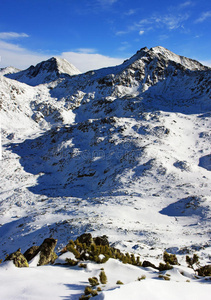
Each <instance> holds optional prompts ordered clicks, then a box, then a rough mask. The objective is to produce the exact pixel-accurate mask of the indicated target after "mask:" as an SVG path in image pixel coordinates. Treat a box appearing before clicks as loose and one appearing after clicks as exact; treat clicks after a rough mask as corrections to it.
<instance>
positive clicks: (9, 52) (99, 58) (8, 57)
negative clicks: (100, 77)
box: [0, 41, 125, 72]
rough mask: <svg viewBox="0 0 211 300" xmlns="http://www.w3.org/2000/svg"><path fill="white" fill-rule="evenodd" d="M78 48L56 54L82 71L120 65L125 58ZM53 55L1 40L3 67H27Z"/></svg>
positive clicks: (0, 56) (0, 50) (0, 52)
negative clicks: (73, 50) (74, 50)
mask: <svg viewBox="0 0 211 300" xmlns="http://www.w3.org/2000/svg"><path fill="white" fill-rule="evenodd" d="M78 50H80V52H79V51H77V52H63V53H61V54H60V55H59V54H56V56H58V57H61V58H65V59H67V60H68V61H69V62H70V63H72V64H73V65H75V66H76V67H77V68H78V69H79V70H80V71H81V72H86V71H90V70H94V69H99V68H104V67H109V66H115V65H119V64H121V63H122V62H123V61H124V59H125V58H114V57H109V56H105V55H102V54H98V53H91V52H93V51H96V50H95V49H85V48H81V49H78ZM52 56H55V54H54V53H50V54H49V55H46V54H43V53H39V52H32V51H29V50H28V49H25V48H22V47H20V46H18V45H15V44H13V43H8V42H4V41H0V61H1V67H7V66H13V67H16V68H19V69H26V68H28V67H29V66H31V65H36V64H37V63H39V62H41V61H43V60H47V59H49V58H50V57H52Z"/></svg>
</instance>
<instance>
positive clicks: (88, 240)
mask: <svg viewBox="0 0 211 300" xmlns="http://www.w3.org/2000/svg"><path fill="white" fill-rule="evenodd" d="M77 240H78V241H79V243H81V244H86V245H87V246H88V247H89V246H91V244H93V238H92V235H91V233H84V234H82V235H80V236H79V237H78V238H77Z"/></svg>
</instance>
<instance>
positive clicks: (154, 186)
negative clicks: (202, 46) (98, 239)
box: [0, 47, 211, 300]
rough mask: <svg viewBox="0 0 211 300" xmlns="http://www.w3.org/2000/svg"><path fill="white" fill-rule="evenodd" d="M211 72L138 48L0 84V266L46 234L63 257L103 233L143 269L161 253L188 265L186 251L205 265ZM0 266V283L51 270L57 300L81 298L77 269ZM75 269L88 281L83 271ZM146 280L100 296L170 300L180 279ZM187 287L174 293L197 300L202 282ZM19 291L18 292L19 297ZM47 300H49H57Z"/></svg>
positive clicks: (164, 52)
mask: <svg viewBox="0 0 211 300" xmlns="http://www.w3.org/2000/svg"><path fill="white" fill-rule="evenodd" d="M57 63H58V64H59V62H57ZM62 63H64V62H62ZM58 68H59V67H58ZM63 70H66V69H65V67H64V66H63ZM210 72H211V71H210V69H208V68H206V67H203V66H202V65H200V64H199V63H197V62H195V61H192V60H188V59H186V58H181V57H179V56H177V55H175V54H173V53H172V52H170V51H168V50H166V49H164V48H162V47H157V48H153V49H151V50H148V49H143V50H142V51H140V52H138V53H137V54H136V55H134V57H132V58H131V59H130V60H128V61H126V62H124V64H123V65H121V66H117V67H114V68H107V69H102V70H97V71H91V72H88V73H86V74H80V75H75V76H72V77H71V76H70V75H68V76H66V75H65V76H63V75H62V76H60V77H58V78H57V79H54V80H53V81H52V82H48V81H45V82H46V83H45V84H40V82H39V85H36V86H32V85H34V82H35V81H33V80H34V79H33V78H32V82H33V84H31V85H28V84H25V83H22V82H21V83H20V82H18V81H16V80H12V79H9V78H6V77H4V76H0V86H1V87H0V99H1V131H2V134H1V138H2V160H1V162H0V163H1V171H0V172H1V183H0V185H1V194H0V195H1V200H0V201H1V202H0V205H1V210H0V214H1V217H0V223H1V227H0V245H1V247H0V250H1V256H0V257H1V258H4V257H5V255H6V254H7V253H11V252H13V251H15V250H17V248H19V247H21V248H22V252H24V251H25V250H26V249H27V248H29V247H30V246H32V245H33V244H37V245H40V244H41V243H42V241H43V239H44V238H46V237H49V236H51V237H54V238H57V239H58V248H57V250H59V249H61V247H62V246H64V245H65V244H67V242H68V240H69V239H75V238H76V237H77V236H78V235H80V234H82V233H84V232H91V233H92V234H93V235H94V236H97V235H103V234H106V235H107V236H108V237H109V241H110V242H111V243H113V245H114V246H115V247H117V248H120V249H121V250H122V251H129V252H134V253H135V254H137V255H140V256H141V259H142V260H144V259H146V258H147V257H148V258H149V259H150V260H151V259H158V260H162V253H163V251H164V250H165V249H168V250H169V251H171V252H173V253H176V254H178V255H180V256H181V259H184V255H185V254H186V250H187V248H188V250H189V251H190V254H192V253H195V251H197V253H198V254H199V256H200V258H201V261H202V263H204V264H205V263H210V249H211V248H210V225H211V224H210V220H211V213H210V206H211V202H210V201H211V193H210V182H211V172H210V165H211V162H210V142H211V134H210V132H211V118H210V116H211V113H210V110H211V100H210V93H211V91H210V81H211V75H210ZM61 73H62V72H61ZM22 75H23V74H22ZM38 75H39V80H40V78H43V77H42V75H43V74H38ZM22 78H24V77H22ZM30 80H31V79H30ZM30 80H29V81H27V83H29V82H30ZM8 266H9V265H8ZM5 268H6V267H5V266H2V267H1V271H0V273H1V275H2V276H4V278H5V282H6V280H7V279H6V278H7V277H6V276H7V275H5V274H8V278H9V277H10V276H14V278H15V276H16V275H17V276H19V278H21V276H23V277H24V276H26V277H24V278H27V277H30V276H32V278H33V276H37V275H35V274H38V273H39V274H43V275H41V276H44V277H45V278H47V277H48V275H45V274H47V273H48V272H49V274H50V273H51V272H52V273H51V274H54V272H55V277H54V275H52V277H53V278H54V279H53V282H55V281H54V280H56V284H55V285H54V284H53V282H52V283H49V282H46V284H47V285H48V284H50V286H52V294H53V293H54V292H53V291H54V288H55V289H56V286H57V285H59V286H60V288H61V290H60V289H59V288H58V299H59V295H60V296H61V293H64V298H63V299H69V298H68V297H70V295H72V294H77V297H79V296H78V294H80V293H82V292H83V291H82V290H83V289H84V284H85V283H84V282H82V283H81V282H80V280H82V279H79V280H78V279H77V280H76V281H77V282H76V283H73V282H75V281H71V276H72V277H74V271H70V270H69V269H67V268H64V267H56V266H53V267H50V266H49V267H39V268H34V267H33V268H32V267H31V268H29V269H26V270H25V269H24V270H19V269H15V268H13V267H12V266H9V267H8V268H9V269H8V271H7V272H8V273H7V272H6V273H5ZM124 268H126V269H124V270H125V271H124V272H126V273H127V267H125V266H124ZM44 269H45V272H43V273H42V270H44ZM3 270H4V271H3ZM11 270H13V271H11ZM50 270H55V271H50ZM19 272H20V273H19ZM27 272H28V273H27ZM57 272H58V274H59V272H61V273H62V274H63V277H62V276H58V277H56V276H57V275H56V274H57ZM80 272H82V273H83V272H84V281H85V280H86V281H87V274H86V272H85V271H80ZM138 272H139V271H138ZM3 274H4V275H3ZM18 274H20V275H18ZM29 274H30V275H29ZM67 274H70V278H69V277H68V280H69V283H68V282H67V283H66V286H65V282H66V281H67V279H65V276H69V275H67ZM49 276H50V275H49ZM80 276H81V275H80ZM80 276H79V278H80ZM153 276H154V275H152V278H151V279H150V281H148V280H146V281H144V282H141V283H140V282H134V281H135V279H134V280H133V283H130V284H129V285H126V286H122V287H121V288H118V289H115V291H112V287H111V291H109V289H110V288H108V289H107V288H106V291H105V292H103V294H102V295H104V296H98V297H99V299H120V298H123V299H128V298H124V295H127V293H128V291H131V290H132V289H133V288H134V289H135V290H137V291H138V290H139V284H140V287H142V286H144V291H148V289H149V286H148V285H150V284H152V286H154V289H155V290H156V289H157V284H159V286H163V285H164V286H165V285H168V288H166V289H167V290H168V289H169V291H172V290H175V295H177V298H178V295H179V294H178V293H179V289H178V288H177V283H176V281H177V280H175V282H170V283H169V282H167V283H166V282H161V281H160V280H154V279H153ZM38 277H39V275H38ZM85 277H86V278H85ZM41 278H42V277H40V280H41ZM49 278H51V277H49ZM56 278H58V281H57V279H56ZM81 278H83V276H82V277H81ZM118 279H119V278H117V280H118ZM60 280H61V281H62V283H63V285H62V286H61V285H60ZM74 280H75V279H74ZM185 280H186V279H185ZM82 281H83V280H82ZM178 281H181V280H180V279H178ZM2 283H3V282H2ZM68 284H69V286H68ZM74 284H75V285H77V287H75V288H74V287H73V286H74ZM188 284H189V283H184V289H183V288H182V290H183V291H184V293H188V291H189V293H192V294H193V297H191V299H194V295H195V293H197V291H198V290H197V289H200V291H201V288H200V287H198V286H201V284H200V285H199V284H198V283H194V284H192V283H191V288H189V286H188ZM80 285H81V287H80ZM50 286H49V288H50ZM180 287H183V284H182V285H181V286H180ZM23 288H24V287H23V286H21V285H19V294H20V295H22V294H23V290H21V289H23ZM31 289H32V290H33V289H35V286H33V284H32V282H31V281H30V282H29V291H27V289H26V290H25V291H26V296H23V298H17V299H28V298H27V297H28V296H27V295H28V294H27V293H33V292H34V291H32V290H31ZM154 289H153V288H152V289H151V292H152V293H154V291H153V290H154ZM206 289H208V287H207V286H206V288H205V289H204V286H203V291H204V292H205V293H206V291H207V290H206ZM167 290H165V292H166V291H167ZM46 291H47V290H46ZM60 291H61V293H60ZM74 291H75V292H74ZM194 291H195V292H194ZM2 292H5V293H7V292H9V291H6V290H3V291H2ZM10 293H12V291H10ZM43 293H45V291H44V290H43ZM146 293H147V292H146ZM35 294H36V293H35ZM3 295H6V294H3ZM36 295H37V296H36V297H37V298H34V299H39V294H38V292H37V294H36ZM43 295H45V294H43ZM54 295H55V296H54V298H52V297H51V299H57V296H56V295H57V294H54ZM143 295H144V299H150V300H151V299H161V298H159V297H161V296H160V295H157V296H155V294H154V296H153V297H154V298H153V297H151V298H150V297H149V298H147V297H148V296H146V295H145V294H143ZM148 295H150V291H148ZM200 295H201V294H200ZM12 297H13V296H12V294H11V296H10V295H9V294H7V298H5V296H4V297H3V298H2V299H14V298H12ZM24 297H25V298H24ZM40 297H41V296H40ZM65 297H67V298H65ZM102 297H104V298H102ZM112 297H114V298H112ZM115 297H116V298H115ZM135 297H136V296H134V298H133V299H135ZM156 297H158V298H156ZM41 298H42V297H41ZM41 298H40V299H41ZM44 298H45V299H48V298H47V296H45V297H44ZM163 298H164V295H163V296H162V299H163ZM177 298H176V296H175V298H173V296H172V298H170V299H177ZM49 299H50V297H49ZM70 299H74V297H73V298H70ZM75 299H78V298H75ZM131 299H132V298H131ZM137 299H139V298H137ZM184 299H186V298H184ZM195 299H197V298H195Z"/></svg>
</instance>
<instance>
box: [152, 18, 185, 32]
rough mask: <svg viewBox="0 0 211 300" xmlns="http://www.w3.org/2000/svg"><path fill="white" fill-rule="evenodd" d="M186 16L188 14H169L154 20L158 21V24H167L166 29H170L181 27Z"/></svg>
mask: <svg viewBox="0 0 211 300" xmlns="http://www.w3.org/2000/svg"><path fill="white" fill-rule="evenodd" d="M188 18H189V15H188V14H183V15H178V16H174V15H172V14H171V15H165V16H163V17H161V18H159V19H158V20H156V22H158V23H159V24H164V25H166V26H167V28H168V29H170V30H172V29H177V28H179V27H181V26H182V23H183V22H184V21H186V20H187V19H188Z"/></svg>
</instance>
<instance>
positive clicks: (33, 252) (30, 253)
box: [23, 246, 40, 261]
mask: <svg viewBox="0 0 211 300" xmlns="http://www.w3.org/2000/svg"><path fill="white" fill-rule="evenodd" d="M39 248H40V247H39V246H32V247H31V248H29V249H28V250H26V252H25V253H24V254H23V255H24V256H25V258H26V259H27V261H30V260H32V259H33V258H34V257H35V256H36V255H37V254H38V253H39Z"/></svg>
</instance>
